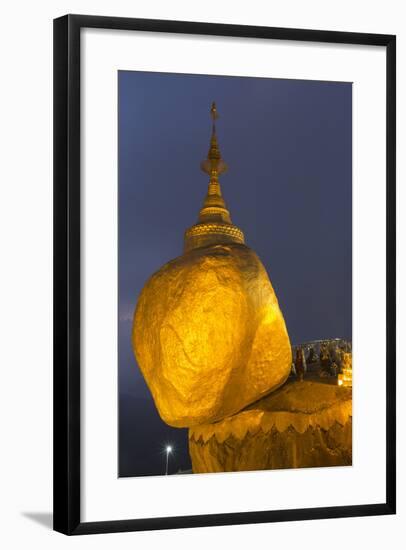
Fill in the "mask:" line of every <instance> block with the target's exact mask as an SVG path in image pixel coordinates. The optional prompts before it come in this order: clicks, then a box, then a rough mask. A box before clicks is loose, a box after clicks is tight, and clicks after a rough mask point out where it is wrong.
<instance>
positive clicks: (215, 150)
mask: <svg viewBox="0 0 406 550" xmlns="http://www.w3.org/2000/svg"><path fill="white" fill-rule="evenodd" d="M210 116H211V118H212V120H213V127H212V133H211V139H210V148H209V152H208V155H207V159H206V160H204V161H203V162H202V163H201V165H200V166H201V169H202V170H203V172H206V174H209V175H210V176H211V177H212V178H213V177H217V176H218V175H220V174H223V173H224V172H226V171H227V165H226V163H225V162H224V161H223V159H222V157H221V152H220V148H219V145H218V142H217V136H216V120H217V119H218V118H219V114H218V112H217V107H216V102H215V101H213V103H212V104H211V109H210Z"/></svg>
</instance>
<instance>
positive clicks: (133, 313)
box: [54, 15, 396, 534]
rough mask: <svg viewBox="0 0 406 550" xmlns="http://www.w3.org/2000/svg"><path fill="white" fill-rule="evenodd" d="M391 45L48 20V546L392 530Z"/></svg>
mask: <svg viewBox="0 0 406 550" xmlns="http://www.w3.org/2000/svg"><path fill="white" fill-rule="evenodd" d="M395 44H396V42H395V37H394V36H388V35H371V34H361V33H346V32H329V31H313V30H298V29H279V28H268V27H249V26H239V25H238V26H237V25H223V24H221V25H220V24H209V23H192V22H180V21H155V20H142V19H125V18H114V17H93V16H81V15H69V16H65V17H62V18H59V19H56V20H55V21H54V247H55V248H54V251H55V255H54V325H55V328H54V528H55V529H56V530H57V531H60V532H62V533H65V534H87V533H103V532H113V531H132V530H150V529H169V528H178V527H197V526H211V525H230V524H241V523H259V522H272V521H291V520H301V519H320V518H335V517H350V516H365V515H382V514H393V513H395V479H396V477H395V397H396V395H395V364H396V352H395V136H396V133H395V102H396V90H395V64H396V58H395Z"/></svg>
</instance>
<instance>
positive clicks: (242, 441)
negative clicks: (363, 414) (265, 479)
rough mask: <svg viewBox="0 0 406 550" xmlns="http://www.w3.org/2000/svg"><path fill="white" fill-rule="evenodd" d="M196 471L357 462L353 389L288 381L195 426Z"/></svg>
mask: <svg viewBox="0 0 406 550" xmlns="http://www.w3.org/2000/svg"><path fill="white" fill-rule="evenodd" d="M189 452H190V456H191V459H192V466H193V472H194V473H203V472H235V471H247V470H269V469H278V468H308V467H317V466H318V467H321V466H346V465H351V463H352V392H351V389H350V388H343V387H338V386H334V385H329V384H324V383H321V382H307V381H304V382H290V381H289V382H288V383H286V384H285V385H284V386H283V387H282V388H280V389H279V390H277V391H276V392H275V393H273V394H271V395H269V396H268V397H264V398H263V399H261V400H260V401H258V402H257V403H255V404H253V405H251V406H249V407H247V408H246V409H244V411H242V412H240V413H238V414H236V415H234V416H231V417H228V418H226V419H224V420H222V421H221V422H217V423H214V424H205V425H201V426H197V427H194V428H190V429H189Z"/></svg>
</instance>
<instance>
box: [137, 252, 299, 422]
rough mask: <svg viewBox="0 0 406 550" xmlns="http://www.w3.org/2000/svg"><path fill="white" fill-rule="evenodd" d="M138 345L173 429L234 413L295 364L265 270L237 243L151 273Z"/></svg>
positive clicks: (156, 398) (188, 255) (145, 371)
mask: <svg viewBox="0 0 406 550" xmlns="http://www.w3.org/2000/svg"><path fill="white" fill-rule="evenodd" d="M133 349H134V352H135V356H136V359H137V362H138V365H139V367H140V369H141V371H142V373H143V376H144V378H145V380H146V383H147V385H148V387H149V389H150V391H151V393H152V396H153V398H154V401H155V404H156V406H157V409H158V412H159V414H160V416H161V418H162V419H163V420H164V421H165V422H166V423H167V424H169V425H171V426H175V427H190V426H196V425H199V424H205V423H208V422H215V421H218V420H221V419H223V418H225V417H227V416H230V415H233V414H235V413H237V412H238V411H240V410H242V409H243V408H244V407H246V406H247V405H249V404H250V403H253V402H254V401H256V400H258V399H260V398H261V397H263V396H264V395H266V394H268V393H269V392H271V391H273V390H275V389H276V388H278V387H279V386H280V385H282V384H283V383H284V382H285V380H286V378H287V377H288V375H289V372H290V368H291V363H292V356H291V347H290V342H289V337H288V333H287V330H286V326H285V322H284V319H283V316H282V313H281V310H280V309H279V305H278V300H277V298H276V295H275V292H274V290H273V288H272V285H271V282H270V280H269V277H268V274H267V272H266V270H265V268H264V266H263V265H262V263H261V261H260V260H259V258H258V256H257V255H256V254H255V253H254V252H253V251H252V250H251V249H250V248H248V247H247V246H245V245H243V244H233V243H230V244H222V245H212V246H208V247H205V248H197V249H194V250H191V251H190V252H187V253H186V254H184V255H183V256H180V257H179V258H176V259H174V260H172V261H170V262H169V263H167V264H166V265H164V266H163V267H162V268H161V269H160V270H159V271H158V272H156V273H155V274H154V275H152V277H151V278H150V279H149V280H148V281H147V283H146V284H145V287H144V288H143V290H142V292H141V294H140V297H139V300H138V304H137V307H136V311H135V315H134V324H133Z"/></svg>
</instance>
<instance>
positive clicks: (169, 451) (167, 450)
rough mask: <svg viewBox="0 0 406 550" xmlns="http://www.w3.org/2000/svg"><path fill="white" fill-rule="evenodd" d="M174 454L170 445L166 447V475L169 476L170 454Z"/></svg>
mask: <svg viewBox="0 0 406 550" xmlns="http://www.w3.org/2000/svg"><path fill="white" fill-rule="evenodd" d="M171 452H172V447H171V446H170V445H168V446H167V447H166V468H165V475H166V476H167V475H168V461H169V453H171Z"/></svg>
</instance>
